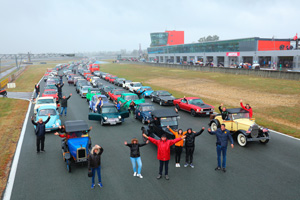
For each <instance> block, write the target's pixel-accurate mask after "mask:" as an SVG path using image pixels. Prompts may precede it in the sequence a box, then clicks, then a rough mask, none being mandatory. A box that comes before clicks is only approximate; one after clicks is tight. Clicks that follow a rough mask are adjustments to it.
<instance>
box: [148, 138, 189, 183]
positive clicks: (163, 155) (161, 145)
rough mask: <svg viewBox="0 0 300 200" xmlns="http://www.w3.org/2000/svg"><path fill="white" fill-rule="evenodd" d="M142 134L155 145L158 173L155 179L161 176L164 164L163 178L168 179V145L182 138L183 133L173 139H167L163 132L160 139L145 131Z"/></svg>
mask: <svg viewBox="0 0 300 200" xmlns="http://www.w3.org/2000/svg"><path fill="white" fill-rule="evenodd" d="M143 136H144V137H145V138H147V139H148V140H149V141H150V142H152V143H153V144H155V145H156V146H157V159H158V160H159V174H158V176H157V179H160V178H161V177H162V171H163V167H164V166H165V178H166V180H169V179H170V177H169V175H168V173H169V160H170V150H171V149H170V147H171V146H172V145H173V144H175V143H176V142H179V141H180V140H182V139H184V138H185V135H184V136H182V137H181V138H176V139H174V140H168V139H167V136H166V135H165V134H163V135H162V136H161V139H160V140H156V139H154V138H152V137H149V136H147V135H146V134H145V133H144V134H143Z"/></svg>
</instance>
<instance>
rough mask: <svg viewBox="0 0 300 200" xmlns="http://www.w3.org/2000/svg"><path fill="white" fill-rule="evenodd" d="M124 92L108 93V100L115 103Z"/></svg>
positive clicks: (114, 91) (115, 90)
mask: <svg viewBox="0 0 300 200" xmlns="http://www.w3.org/2000/svg"><path fill="white" fill-rule="evenodd" d="M125 92H126V91H125V90H120V89H114V90H112V91H111V92H108V98H109V99H110V100H112V101H113V102H115V101H117V99H118V98H119V97H121V94H123V93H125Z"/></svg>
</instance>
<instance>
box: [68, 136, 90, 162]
mask: <svg viewBox="0 0 300 200" xmlns="http://www.w3.org/2000/svg"><path fill="white" fill-rule="evenodd" d="M88 143H89V137H80V138H70V139H68V147H69V151H70V153H71V155H72V156H74V157H75V158H76V157H77V156H76V154H77V149H78V148H81V147H82V148H86V151H87V152H88Z"/></svg>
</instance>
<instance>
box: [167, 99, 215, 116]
mask: <svg viewBox="0 0 300 200" xmlns="http://www.w3.org/2000/svg"><path fill="white" fill-rule="evenodd" d="M173 104H174V106H175V107H176V108H177V110H184V111H187V112H190V113H191V115H192V116H193V117H195V116H196V115H211V114H213V113H214V110H215V107H214V106H212V105H209V104H206V103H204V102H203V101H202V100H201V99H199V98H198V97H185V98H180V99H175V100H174V101H173Z"/></svg>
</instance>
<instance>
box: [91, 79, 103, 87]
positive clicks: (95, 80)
mask: <svg viewBox="0 0 300 200" xmlns="http://www.w3.org/2000/svg"><path fill="white" fill-rule="evenodd" d="M100 80H101V79H100V78H99V77H98V76H93V77H92V79H91V81H90V82H91V84H92V86H93V87H97V83H98V82H99V81H100Z"/></svg>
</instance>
